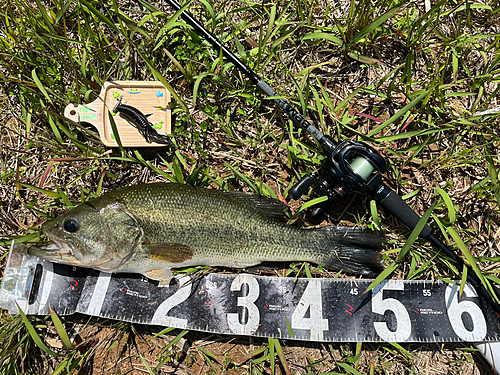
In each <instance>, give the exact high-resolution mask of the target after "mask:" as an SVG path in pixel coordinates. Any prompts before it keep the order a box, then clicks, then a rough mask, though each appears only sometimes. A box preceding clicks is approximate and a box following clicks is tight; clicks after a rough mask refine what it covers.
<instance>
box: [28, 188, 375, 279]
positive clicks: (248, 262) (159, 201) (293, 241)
mask: <svg viewBox="0 0 500 375" xmlns="http://www.w3.org/2000/svg"><path fill="white" fill-rule="evenodd" d="M285 211H286V205H284V204H283V203H281V202H280V201H278V200H274V199H271V198H268V197H264V196H259V195H255V194H246V193H241V192H224V191H219V190H215V189H204V188H200V187H193V186H189V185H184V184H174V183H156V184H143V185H138V186H132V187H127V188H123V189H119V190H116V191H113V192H110V193H107V194H104V195H103V196H102V197H100V198H97V199H94V200H92V201H89V202H87V203H85V204H82V205H80V206H78V207H77V208H75V209H74V210H72V211H69V212H68V213H66V214H64V215H62V216H60V217H58V218H57V219H55V220H53V221H51V222H48V223H45V224H44V225H43V226H42V230H43V231H44V233H45V234H46V235H47V236H48V237H49V238H50V239H51V240H52V241H53V242H52V243H51V244H48V245H42V246H38V247H34V248H32V250H30V252H31V253H32V254H33V255H37V256H40V257H43V258H45V259H48V260H52V261H56V262H60V263H66V264H73V265H78V266H83V267H93V268H96V269H100V270H104V271H107V272H138V273H142V274H144V275H146V276H148V277H150V278H153V279H158V280H168V279H169V278H170V277H171V273H170V269H171V268H177V267H186V266H194V265H208V266H223V267H235V268H241V267H249V266H253V265H256V264H259V263H262V262H264V261H272V262H290V261H309V262H313V263H321V264H323V265H325V267H327V268H329V269H332V270H344V271H345V272H349V273H356V274H366V275H372V274H375V273H377V272H379V271H380V269H381V255H380V252H379V250H380V249H381V247H382V243H383V241H384V236H383V233H382V232H377V231H367V230H362V229H359V228H354V227H337V226H327V227H323V228H319V229H303V228H300V227H298V226H294V225H288V224H286V216H285V215H284V212H285Z"/></svg>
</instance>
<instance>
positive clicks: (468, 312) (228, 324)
mask: <svg viewBox="0 0 500 375" xmlns="http://www.w3.org/2000/svg"><path fill="white" fill-rule="evenodd" d="M371 281H372V280H365V279H328V278H313V279H304V278H299V279H293V278H282V277H264V276H255V275H251V274H246V273H239V274H217V273H212V274H209V275H207V276H205V277H202V278H199V279H194V280H193V279H191V278H190V277H189V276H186V275H182V276H178V278H177V279H175V280H173V281H172V282H171V284H170V285H169V286H167V287H159V286H158V283H157V282H154V281H151V280H149V279H147V278H145V277H143V276H141V275H135V274H109V273H104V272H98V271H95V270H91V269H85V268H78V267H71V266H66V265H60V264H53V263H49V262H46V261H43V260H41V259H39V258H36V257H31V256H29V255H28V254H27V253H26V246H25V245H23V244H20V243H16V242H14V243H13V245H12V248H11V252H10V254H9V260H8V264H7V268H6V270H5V273H4V278H3V283H2V288H1V290H0V308H4V309H8V310H9V311H11V312H17V308H16V302H17V303H18V304H19V306H20V307H21V309H22V310H23V311H24V312H25V313H26V314H32V315H48V314H49V305H50V306H51V307H52V308H53V309H54V310H55V311H56V312H57V313H58V314H59V315H71V314H74V313H82V314H87V315H93V316H98V317H103V318H110V319H117V320H122V321H128V322H134V323H140V324H151V325H159V326H170V327H175V328H180V329H189V330H197V331H205V332H212V333H218V334H228V335H249V336H255V337H274V338H281V339H293V340H306V341H320V342H459V341H468V342H485V341H487V342H491V341H500V317H499V316H498V315H497V313H496V312H494V311H493V309H492V308H491V307H490V306H488V305H487V304H486V303H484V302H482V300H481V299H480V298H477V294H476V292H475V290H474V289H473V288H472V287H471V286H470V285H469V284H467V285H466V287H465V289H464V291H463V294H462V296H459V289H460V287H459V285H454V284H447V283H444V282H441V281H437V282H432V281H428V280H419V281H404V280H384V281H383V282H382V283H381V284H379V285H378V286H377V287H375V288H374V289H373V290H372V291H371V292H368V293H366V294H363V292H364V291H365V290H366V288H367V287H368V286H369V285H370V283H371Z"/></svg>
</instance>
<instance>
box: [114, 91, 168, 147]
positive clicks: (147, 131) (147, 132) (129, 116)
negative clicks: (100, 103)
mask: <svg viewBox="0 0 500 375" xmlns="http://www.w3.org/2000/svg"><path fill="white" fill-rule="evenodd" d="M113 112H114V113H120V115H121V116H122V117H123V118H124V119H125V120H127V122H128V123H129V124H130V125H132V126H133V127H134V128H136V129H137V130H139V133H141V135H142V136H143V137H144V139H145V140H146V141H147V142H148V143H151V142H156V143H160V144H163V145H169V146H172V147H174V144H173V143H172V141H171V140H170V138H168V137H167V136H166V135H163V134H160V133H158V132H157V131H156V129H154V128H153V124H152V123H151V122H149V121H148V117H149V116H151V114H149V115H145V114H144V113H142V112H141V111H139V110H138V109H137V108H134V107H132V106H130V105H126V104H122V100H121V98H120V100H119V101H118V103H117V104H116V106H115V108H113Z"/></svg>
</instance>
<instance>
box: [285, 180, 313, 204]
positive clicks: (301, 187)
mask: <svg viewBox="0 0 500 375" xmlns="http://www.w3.org/2000/svg"><path fill="white" fill-rule="evenodd" d="M315 181H316V179H315V178H314V175H310V174H307V175H305V176H304V177H302V178H301V179H300V181H299V182H297V183H296V184H295V185H293V186H292V187H291V188H290V190H289V191H288V196H290V197H291V198H292V199H295V200H297V199H299V198H300V197H301V196H302V195H304V193H305V192H306V191H307V190H308V189H309V188H310V187H311V186H312V185H313V184H314V182H315Z"/></svg>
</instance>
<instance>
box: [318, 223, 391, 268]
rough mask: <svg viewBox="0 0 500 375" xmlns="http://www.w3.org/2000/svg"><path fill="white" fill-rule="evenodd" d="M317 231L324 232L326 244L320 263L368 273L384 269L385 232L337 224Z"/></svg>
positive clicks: (324, 244) (322, 234)
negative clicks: (338, 225) (382, 250)
mask: <svg viewBox="0 0 500 375" xmlns="http://www.w3.org/2000/svg"><path fill="white" fill-rule="evenodd" d="M316 231H317V232H318V234H321V236H322V241H321V240H320V243H321V244H322V245H323V246H322V251H321V255H320V260H319V263H321V264H323V265H324V266H325V267H326V268H328V269H331V270H336V271H343V272H345V273H351V274H358V275H366V276H375V275H378V274H379V273H380V272H381V271H383V269H384V267H383V264H382V254H381V252H380V250H381V249H382V248H383V245H384V242H385V233H384V232H383V231H373V230H369V229H362V228H358V227H337V226H327V227H323V228H319V229H316Z"/></svg>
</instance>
